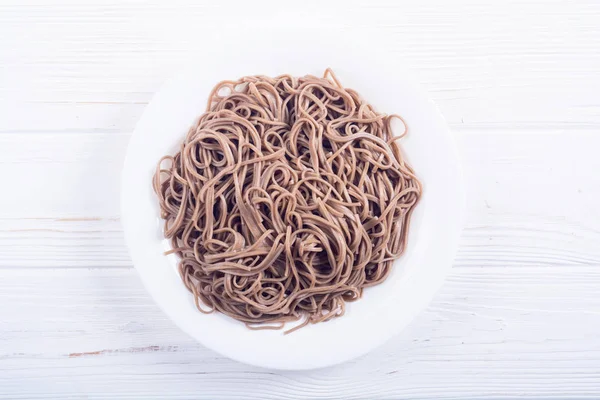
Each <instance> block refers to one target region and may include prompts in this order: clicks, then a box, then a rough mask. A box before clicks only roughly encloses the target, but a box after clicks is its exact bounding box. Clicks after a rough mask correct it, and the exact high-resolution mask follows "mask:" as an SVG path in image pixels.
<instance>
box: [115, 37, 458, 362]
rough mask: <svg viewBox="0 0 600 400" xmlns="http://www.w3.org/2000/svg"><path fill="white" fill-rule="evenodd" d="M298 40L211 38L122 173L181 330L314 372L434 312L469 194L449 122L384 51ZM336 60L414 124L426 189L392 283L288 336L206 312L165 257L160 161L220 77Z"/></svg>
mask: <svg viewBox="0 0 600 400" xmlns="http://www.w3.org/2000/svg"><path fill="white" fill-rule="evenodd" d="M289 47H291V46H287V47H286V46H282V48H280V49H278V50H275V48H274V47H273V48H271V51H262V52H261V54H260V57H257V54H256V53H255V52H252V51H251V50H248V51H246V52H245V53H244V52H240V51H239V50H237V51H236V52H225V51H223V49H222V48H219V47H218V46H214V45H213V46H212V49H204V50H203V60H204V62H199V63H197V64H194V66H193V67H190V68H188V69H187V72H183V73H181V74H179V75H177V76H176V77H174V78H172V79H170V80H169V81H167V82H166V84H165V85H164V86H163V87H162V88H161V89H160V90H159V91H158V92H157V93H156V95H155V96H154V98H153V99H152V101H151V102H150V104H149V105H148V107H147V108H146V110H145V112H144V114H143V116H142V118H141V119H140V121H139V123H138V125H137V127H136V129H135V131H134V133H133V136H132V138H131V142H130V144H129V148H128V151H127V158H126V160H125V166H124V170H123V176H122V198H121V207H122V221H123V227H124V229H125V238H126V240H127V244H128V246H129V249H130V252H131V257H132V259H133V263H134V265H135V267H136V269H137V271H138V272H139V274H140V276H141V278H142V280H143V282H144V285H145V286H146V288H147V290H148V291H149V292H150V294H151V295H152V297H153V298H154V300H155V301H156V302H157V303H158V305H159V306H160V307H161V308H162V309H163V311H164V312H165V313H166V314H167V315H168V316H169V317H170V318H171V319H172V320H173V321H174V322H175V323H176V324H177V325H178V326H179V327H180V328H181V329H182V330H183V331H185V332H187V333H188V334H189V335H191V336H192V337H194V338H196V339H197V340H198V341H200V342H201V343H202V344H204V345H205V346H207V347H209V348H211V349H213V350H215V351H217V352H219V353H221V354H223V355H225V356H227V357H230V358H233V359H235V360H238V361H241V362H244V363H248V364H254V365H258V366H263V367H269V368H277V369H310V368H319V367H324V366H328V365H333V364H336V363H340V362H343V361H346V360H349V359H352V358H354V357H357V356H360V355H362V354H365V353H367V352H368V351H369V350H372V349H373V348H375V347H377V346H379V345H381V344H382V343H383V342H385V341H386V340H388V339H390V338H391V337H392V336H393V335H394V334H397V333H398V332H399V331H400V330H401V329H402V328H404V327H405V326H406V325H407V324H408V323H409V322H410V321H411V320H412V319H413V317H414V316H415V315H416V314H417V313H419V312H420V311H421V310H422V309H423V308H425V306H426V305H427V304H428V303H429V301H430V300H431V299H432V297H433V295H434V293H435V292H436V290H437V289H438V288H439V287H440V286H441V284H442V282H443V279H444V277H445V276H446V273H447V272H448V270H449V269H450V267H451V264H452V261H453V258H454V254H455V251H456V247H457V242H458V236H459V233H460V228H461V223H462V214H463V203H464V202H463V195H464V192H463V186H462V179H461V174H460V168H459V161H458V156H457V152H456V147H455V143H454V141H453V138H452V136H451V134H450V133H449V131H448V128H447V126H446V124H445V122H444V119H443V118H442V116H441V115H440V113H439V111H438V110H437V108H436V106H435V105H434V104H433V103H432V102H431V101H430V100H429V99H428V98H427V96H426V95H425V94H424V93H423V92H422V91H421V90H419V89H418V88H416V87H415V86H414V85H413V84H412V83H411V82H409V81H408V80H407V79H405V77H406V73H404V72H401V71H402V69H401V68H399V66H398V65H395V64H394V63H393V60H390V58H389V57H387V58H386V57H381V58H378V57H376V56H374V55H373V54H372V52H367V53H365V52H364V51H362V52H358V53H357V52H356V49H353V50H354V53H351V52H348V51H342V50H338V51H331V50H327V51H324V50H318V49H313V48H308V47H307V48H304V49H302V50H299V49H298V48H295V47H294V49H293V50H287V49H289ZM292 47H293V46H292ZM348 54H350V56H347V55H348ZM352 54H354V56H353V55H352ZM356 54H369V55H370V56H369V57H356V56H355V55H356ZM374 60H384V62H380V63H376V62H374ZM328 66H330V67H332V68H333V69H334V71H335V72H336V74H337V76H338V78H339V79H340V80H341V82H342V84H344V86H346V87H351V88H354V89H355V90H357V91H358V92H359V93H360V94H361V95H362V96H363V97H364V98H365V99H366V100H367V101H368V102H370V103H371V104H373V105H374V106H375V108H376V109H377V110H378V111H380V112H385V113H398V114H400V115H402V117H403V118H404V119H405V120H406V122H407V125H408V126H409V134H408V136H407V137H406V138H405V139H403V140H402V142H401V143H402V146H403V149H404V153H405V155H406V156H407V158H408V160H409V162H410V163H411V164H412V166H413V167H414V169H415V171H416V174H417V176H418V177H419V178H420V179H421V181H422V182H423V187H424V191H423V197H422V199H421V201H420V202H419V204H418V206H417V208H416V210H415V212H414V214H413V217H412V222H411V230H410V234H409V240H408V247H407V250H406V252H405V254H404V255H403V256H402V258H401V259H400V260H399V261H397V262H396V264H395V266H394V271H393V272H392V273H391V274H390V276H389V278H388V279H387V280H386V281H385V282H384V283H382V284H381V285H379V286H376V287H373V288H370V289H367V290H365V292H364V296H363V298H362V299H360V300H359V301H357V302H354V303H350V304H348V307H347V311H346V314H345V315H344V316H343V317H340V318H336V319H334V320H332V321H330V322H326V323H321V324H315V325H309V326H307V327H305V328H303V329H300V330H299V331H296V332H294V333H293V334H291V335H283V332H282V331H270V330H262V331H251V330H248V329H247V328H246V327H245V326H244V325H243V324H242V323H239V322H237V321H235V320H233V319H231V318H228V317H225V316H223V315H221V314H218V313H214V314H210V315H204V314H201V313H200V312H198V311H197V310H196V307H195V305H194V302H193V299H192V296H191V294H190V293H189V292H188V291H187V290H186V289H185V287H184V286H183V284H182V282H181V279H180V277H179V275H178V273H177V271H176V263H177V260H176V259H175V258H174V256H169V257H167V256H164V255H163V252H164V251H165V248H167V247H168V245H166V241H165V240H164V238H163V235H162V226H163V224H162V221H161V220H160V219H159V212H158V204H157V199H156V196H155V195H154V193H153V191H152V186H151V178H152V175H153V173H154V170H155V167H156V163H157V162H158V160H159V159H160V158H161V157H162V156H163V155H165V154H173V152H174V151H176V149H177V148H178V146H179V144H180V143H181V141H182V140H183V138H184V135H185V134H186V133H187V131H188V129H189V127H190V126H191V125H192V124H193V123H194V122H195V120H196V119H197V118H198V116H199V115H200V114H201V113H202V112H203V110H204V108H205V106H206V101H207V96H208V94H209V92H210V90H211V89H212V87H213V86H214V84H216V83H217V82H218V81H220V80H223V79H235V78H238V77H241V76H244V75H251V74H265V75H271V76H275V75H278V74H283V73H291V74H293V75H296V76H301V75H305V74H313V75H320V74H322V73H323V71H324V70H325V68H326V67H328Z"/></svg>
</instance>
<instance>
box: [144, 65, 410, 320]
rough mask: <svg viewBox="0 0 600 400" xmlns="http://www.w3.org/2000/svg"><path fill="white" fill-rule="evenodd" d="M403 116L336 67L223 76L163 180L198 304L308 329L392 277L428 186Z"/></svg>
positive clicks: (166, 208)
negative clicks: (348, 82)
mask: <svg viewBox="0 0 600 400" xmlns="http://www.w3.org/2000/svg"><path fill="white" fill-rule="evenodd" d="M394 117H396V118H400V117H398V116H395V115H391V116H387V115H385V114H379V113H377V112H376V111H375V110H374V109H373V108H372V107H371V106H370V105H369V104H368V103H366V102H365V101H364V100H363V99H361V98H360V97H359V95H358V93H356V92H355V91H354V90H351V89H347V88H344V87H342V86H341V85H340V83H339V81H338V80H337V79H336V78H335V76H334V75H333V74H332V73H331V71H330V70H327V71H326V72H325V75H324V77H323V78H319V77H315V76H304V77H301V78H296V77H293V76H289V75H281V76H278V77H276V78H270V77H267V76H247V77H244V78H241V79H239V80H237V81H224V82H221V83H219V84H218V85H217V86H216V87H215V88H214V90H213V91H212V93H211V94H210V97H209V101H208V106H207V109H206V112H205V113H204V114H202V116H201V117H200V119H199V120H198V123H197V124H196V125H195V126H194V127H192V128H191V129H190V131H189V133H188V134H187V136H186V138H185V140H184V142H183V144H182V145H181V150H180V151H179V152H178V153H177V154H175V155H174V156H166V157H164V158H163V159H162V160H161V161H160V162H159V165H158V168H157V171H156V174H155V176H154V181H153V185H154V190H155V192H156V194H157V195H158V198H159V202H160V209H161V216H162V218H163V219H164V220H165V228H164V233H165V236H166V237H167V238H169V239H170V240H171V242H172V247H173V249H172V250H171V253H175V254H177V256H178V257H179V259H180V261H179V269H180V273H181V277H182V279H183V282H184V284H185V286H186V287H187V288H188V289H189V290H190V291H191V292H192V293H193V296H194V300H195V302H196V305H197V307H198V309H199V310H200V311H202V312H213V311H215V310H216V311H219V312H221V313H223V314H226V315H228V316H230V317H233V318H235V319H237V320H239V321H242V322H244V323H246V325H247V326H248V327H250V328H255V329H261V328H281V327H282V326H283V325H284V324H285V323H286V322H288V321H297V320H302V323H301V324H299V325H297V326H296V327H295V328H293V329H292V330H295V329H297V328H299V327H302V326H304V325H306V324H308V323H316V322H320V321H326V320H329V319H331V318H333V317H336V316H340V315H342V314H343V313H344V309H345V302H347V301H354V300H356V299H358V298H360V297H361V296H362V293H363V289H364V288H366V287H369V286H373V285H377V284H378V283H380V282H382V281H383V280H385V279H386V277H387V276H388V274H389V273H390V271H391V269H392V263H393V262H394V260H395V259H397V258H398V257H400V255H401V254H402V252H403V251H404V248H405V246H406V240H407V234H408V228H409V221H410V216H411V213H412V211H413V209H414V207H415V204H416V203H417V201H418V200H419V197H420V195H421V184H420V183H419V181H418V180H417V178H416V177H415V174H414V173H413V170H412V169H411V167H410V166H409V165H408V164H407V163H406V161H405V160H404V159H403V156H402V154H401V151H400V147H399V145H398V142H397V139H398V138H400V137H402V136H403V135H404V134H405V133H406V129H404V132H402V133H401V134H400V135H397V136H394V135H393V134H392V132H391V126H390V121H391V120H392V118H394Z"/></svg>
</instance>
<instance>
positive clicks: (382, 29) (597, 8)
mask: <svg viewBox="0 0 600 400" xmlns="http://www.w3.org/2000/svg"><path fill="white" fill-rule="evenodd" d="M303 4H304V5H303V7H296V6H294V5H293V3H291V4H289V5H288V4H286V5H282V4H279V3H277V6H276V7H261V8H260V10H261V12H260V13H257V12H256V9H255V7H254V6H253V5H251V4H250V3H247V4H246V3H244V2H241V3H240V2H237V3H236V6H235V7H231V6H229V7H228V6H227V5H224V4H220V3H216V4H214V5H205V4H196V2H193V3H192V2H186V3H181V4H179V6H178V7H172V6H171V4H169V5H168V6H167V5H165V4H160V3H155V2H148V3H147V4H144V5H141V4H134V3H131V4H120V3H113V4H110V3H109V4H106V3H105V2H90V3H87V2H86V3H85V4H80V3H79V2H72V3H71V2H68V4H62V5H52V6H51V7H50V6H48V5H46V6H43V5H39V4H36V6H35V7H30V6H28V5H27V3H26V2H20V1H18V2H15V3H14V4H12V5H4V6H0V36H1V37H3V38H5V40H3V41H0V65H2V74H0V103H1V104H0V105H1V107H0V113H1V114H0V117H1V118H0V119H1V120H2V124H1V126H0V130H1V131H4V132H9V131H17V130H18V131H21V132H27V131H40V130H44V131H45V130H49V131H52V132H55V131H57V130H79V131H81V130H102V131H117V132H130V131H131V130H132V129H133V127H134V126H135V123H136V121H137V120H138V118H139V116H140V115H141V113H142V111H143V108H144V105H145V104H146V103H147V102H148V101H149V99H150V98H151V95H152V93H153V92H154V91H156V90H157V89H158V88H159V87H160V84H161V83H162V82H163V81H164V79H166V78H167V77H169V76H170V75H171V74H173V73H174V71H176V70H177V69H178V68H180V67H181V66H182V65H183V64H185V63H186V61H188V60H189V59H190V58H199V57H202V41H203V40H205V38H207V37H210V36H211V35H218V40H221V41H222V42H223V43H237V42H239V32H240V31H241V30H243V31H244V35H243V40H244V45H250V44H253V43H263V44H265V43H270V42H272V37H273V35H272V30H273V29H281V34H280V35H279V36H285V37H290V38H293V37H298V36H301V37H302V38H303V40H304V41H305V42H307V43H315V45H316V44H319V43H328V42H329V41H331V42H332V43H334V42H335V40H340V39H338V38H345V37H346V35H347V32H348V29H355V30H359V31H360V33H359V34H357V35H354V36H353V37H352V40H353V41H355V42H361V43H364V44H365V45H366V46H368V48H373V49H380V50H381V51H382V54H385V55H386V57H390V59H401V60H402V65H403V66H404V67H405V68H406V69H408V70H410V71H412V73H413V74H414V75H415V76H414V79H415V80H416V81H418V82H420V83H421V84H422V85H423V86H424V87H425V89H426V90H427V91H428V92H429V93H430V95H431V97H432V98H433V99H434V100H436V102H437V104H438V105H439V107H440V109H441V111H442V112H443V113H444V115H445V117H446V118H447V119H448V121H449V123H450V124H451V125H452V126H458V125H467V126H475V127H481V126H490V125H491V126H496V125H500V126H503V127H508V126H516V127H527V126H532V125H534V126H536V125H539V124H541V125H543V126H556V125H564V126H575V127H582V126H583V127H590V126H593V124H598V123H600V101H599V100H598V96H597V95H596V94H597V93H598V92H599V91H600V81H599V80H598V79H597V71H598V69H599V68H600V50H599V49H600V25H599V24H597V19H598V18H599V16H600V3H598V2H594V1H580V2H577V4H573V5H568V4H567V3H564V2H562V1H546V2H544V3H543V5H542V4H540V3H539V2H537V1H527V2H509V3H508V4H507V3H506V2H496V3H488V2H486V3H480V2H477V1H461V2H459V3H457V4H456V5H454V6H449V5H448V4H447V3H446V2H443V1H424V2H419V3H418V4H411V5H410V7H406V6H403V5H400V4H398V3H397V2H394V1H379V2H371V3H368V4H366V3H364V2H362V1H352V2H348V1H341V0H340V1H329V2H326V3H324V2H320V1H316V0H314V1H309V2H305V3H303ZM315 7H316V8H318V9H319V10H320V12H319V13H317V14H316V15H315V14H314V13H313V12H312V10H313V9H315ZM225 15H226V16H227V17H224V16H225ZM246 15H252V18H246V17H245V16H246ZM157 27H165V29H157ZM228 27H229V28H228ZM299 33H300V34H299ZM234 39H235V40H234ZM341 40H343V39H341ZM234 45H235V44H234ZM264 47H265V51H273V50H268V46H267V45H264ZM381 62H385V60H381Z"/></svg>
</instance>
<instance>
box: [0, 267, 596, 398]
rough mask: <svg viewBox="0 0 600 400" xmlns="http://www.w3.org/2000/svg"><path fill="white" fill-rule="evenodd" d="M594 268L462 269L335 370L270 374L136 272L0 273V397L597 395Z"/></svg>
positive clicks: (505, 396)
mask: <svg viewBox="0 0 600 400" xmlns="http://www.w3.org/2000/svg"><path fill="white" fill-rule="evenodd" d="M599 290H600V264H596V265H581V266H573V265H569V266H531V267H528V266H510V265H505V266H489V265H486V266H485V267H479V266H477V267H469V266H465V267H459V268H456V269H454V271H453V274H452V275H451V277H450V278H449V279H448V281H447V283H446V284H445V286H444V287H443V289H442V290H441V292H440V293H439V294H438V295H437V297H436V298H435V300H434V302H433V303H432V305H431V306H430V307H429V308H428V310H427V311H426V312H424V313H423V314H421V315H420V316H419V317H418V318H417V320H416V321H415V322H414V323H413V324H411V325H410V326H409V328H407V329H406V330H405V331H404V332H402V333H401V334H400V335H399V336H398V337H396V338H394V339H393V340H392V341H390V342H389V343H387V344H386V345H384V346H383V347H381V348H379V349H377V350H375V351H374V352H373V353H371V354H369V355H367V356H365V357H362V358H360V359H358V360H355V361H352V362H349V363H346V364H343V365H341V366H337V367H332V368H327V369H324V370H318V371H312V372H302V373H298V372H277V371H268V370H263V369H259V368H254V367H250V366H246V365H243V364H239V363H236V362H233V361H229V360H228V359H225V358H223V357H221V356H219V355H217V354H215V353H213V352H212V351H210V350H208V349H206V348H204V347H202V346H201V345H199V344H197V343H195V342H194V341H193V340H192V339H190V338H188V337H187V336H186V335H184V334H183V333H181V332H180V331H179V330H178V329H177V328H176V327H175V326H174V325H172V323H171V322H170V321H168V320H167V319H166V317H165V316H163V314H162V313H161V312H160V310H158V308H157V307H156V306H155V305H154V304H153V303H152V301H151V299H149V297H148V296H147V295H146V293H145V291H144V289H143V288H142V287H141V283H140V281H139V279H138V278H137V276H136V273H135V271H133V270H131V269H121V270H114V269H113V270H107V269H81V270H71V269H43V270H1V271H0V298H1V299H0V303H1V304H2V307H0V332H2V334H1V335H0V397H2V398H11V399H15V398H42V397H61V398H65V397H67V396H87V397H90V398H108V397H117V398H139V397H144V398H164V397H168V398H190V397H193V398H202V399H212V398H236V397H238V398H239V396H243V397H247V398H269V399H276V398H290V399H292V398H294V399H296V398H319V399H321V398H323V399H325V398H346V399H362V398H374V397H380V398H423V399H425V398H443V399H449V398H476V397H477V398H481V397H482V396H489V397H491V398H508V397H520V398H534V397H537V398H539V397H544V398H595V396H596V395H597V390H598V382H600V336H599V335H598V331H597V326H598V325H599V324H600V298H599V297H598V296H597V294H598V291H599Z"/></svg>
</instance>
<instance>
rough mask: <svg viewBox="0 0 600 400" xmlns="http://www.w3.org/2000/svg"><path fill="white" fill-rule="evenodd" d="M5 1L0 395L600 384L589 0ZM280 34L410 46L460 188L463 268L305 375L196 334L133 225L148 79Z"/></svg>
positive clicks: (554, 391)
mask: <svg viewBox="0 0 600 400" xmlns="http://www.w3.org/2000/svg"><path fill="white" fill-rule="evenodd" d="M0 3H1V4H0V38H1V39H0V182H1V183H2V188H3V190H2V196H0V398H6V399H33V398H40V399H42V398H98V399H101V398H131V399H138V398H157V399H158V398H173V399H183V398H190V399H191V398H206V399H215V398H239V397H240V396H243V397H245V398H261V399H279V398H282V399H301V398H319V399H334V398H335V399H340V398H344V399H362V398H384V399H387V398H402V399H433V398H436V399H451V398H456V399H465V398H472V399H480V398H490V399H492V398H495V399H506V398H557V399H558V398H560V399H579V398H590V399H596V398H600V297H598V294H599V293H600V208H599V207H598V204H599V201H600V174H599V171H600V158H599V157H598V156H597V151H598V150H597V149H598V148H600V97H599V96H598V93H600V73H599V72H598V71H600V3H598V2H597V1H595V0H581V1H576V2H573V1H570V2H567V1H561V0H548V1H535V0H528V1H516V0H507V1H502V2H491V1H488V2H481V1H476V0H457V1H452V2H448V1H442V0H425V1H419V2H397V1H395V0H378V1H370V2H365V1H359V0H347V1H342V0H335V1H327V2H323V1H318V0H307V1H303V2H274V1H259V2H243V1H234V0H228V1H223V2H216V1H215V2H197V1H194V2H191V1H181V0H174V1H170V2H168V3H165V2H162V1H154V0H146V1H139V0H126V1H112V0H108V1H91V2H81V1H76V0H50V1H38V0H10V1H2V2H0ZM274 34H277V35H280V36H284V35H289V36H290V37H294V36H302V37H303V38H304V39H305V40H306V41H308V42H314V43H317V41H322V39H321V38H322V37H323V36H324V35H325V36H327V35H329V36H327V37H334V36H336V37H340V38H343V40H356V41H361V42H363V43H366V44H368V45H370V46H373V47H374V48H378V49H380V50H382V51H384V52H385V54H386V55H387V56H388V57H390V58H395V59H399V60H401V61H402V64H403V65H404V66H405V67H406V68H407V69H408V70H410V71H411V73H413V74H414V79H415V80H416V81H418V82H419V83H420V84H421V85H422V86H423V87H424V88H425V89H426V90H427V91H428V93H429V95H430V96H431V97H432V98H433V99H434V100H435V102H436V104H437V105H438V106H439V108H440V110H441V111H442V113H443V114H444V116H445V118H446V119H447V121H448V123H449V125H450V127H451V128H452V132H453V134H454V135H455V136H456V138H457V142H458V145H459V150H460V152H461V156H462V160H463V167H464V172H465V178H466V183H467V194H468V207H467V217H466V221H465V229H464V232H463V235H462V239H461V245H460V249H459V252H458V254H457V257H456V261H455V265H454V266H455V268H454V270H453V274H452V276H451V277H450V278H449V279H448V282H447V283H446V284H445V286H444V287H443V289H442V291H441V292H440V293H439V295H438V296H437V297H436V299H435V300H434V302H433V303H432V304H431V306H430V307H429V308H428V310H427V311H426V312H424V313H423V314H422V315H420V316H419V317H418V319H417V320H416V321H415V322H414V323H413V324H412V325H411V326H410V327H409V328H408V329H406V330H405V331H404V332H402V333H401V334H400V335H399V336H398V337H396V338H394V339H393V340H391V341H390V342H389V343H388V344H386V345H385V346H383V347H381V348H380V349H377V350H376V351H374V352H373V353H371V354H369V355H367V356H365V357H363V358H361V359H358V360H355V361H352V362H349V363H346V364H343V365H340V366H337V367H333V368H328V369H324V370H319V371H313V372H302V373H299V372H286V373H281V372H276V371H268V370H262V369H257V368H253V367H249V366H245V365H242V364H238V363H235V362H233V361H230V360H228V359H225V358H223V357H221V356H219V355H217V354H215V353H213V352H212V351H210V350H207V349H205V348H203V347H202V346H200V345H198V344H197V343H195V342H194V341H193V340H191V339H190V338H188V337H186V336H185V335H184V334H183V333H181V332H180V331H179V330H178V329H177V328H176V327H175V326H173V324H172V323H171V322H169V321H168V320H167V319H166V318H165V317H164V315H163V314H162V313H161V312H160V310H158V308H157V307H156V306H155V305H154V304H153V303H152V301H151V299H150V298H149V296H148V295H147V294H146V292H145V291H144V289H143V288H142V286H141V284H140V282H139V280H138V278H137V276H136V274H135V271H134V270H133V269H132V268H131V262H130V260H129V257H128V255H127V251H126V248H125V245H124V243H123V234H122V231H121V227H120V221H119V175H120V170H121V165H122V162H123V159H124V156H125V152H126V146H127V142H128V139H129V135H130V133H131V131H132V130H133V128H134V126H135V123H136V121H137V120H138V118H139V117H140V115H141V113H142V111H143V109H144V107H145V105H146V104H147V102H148V101H149V100H150V99H151V97H152V93H154V92H155V91H156V90H157V89H158V88H159V87H160V85H161V83H162V81H163V80H164V79H165V78H167V77H168V76H169V75H171V74H172V73H173V71H174V70H175V69H177V68H179V67H180V66H181V65H182V64H184V63H185V62H186V61H187V60H188V59H190V58H197V57H199V56H201V54H202V47H203V43H204V41H205V40H223V43H230V39H231V38H232V37H239V38H241V39H240V40H239V45H240V46H243V45H245V43H250V42H264V43H268V41H269V38H270V37H271V36H272V35H274ZM226 50H227V51H232V49H226ZM233 50H234V49H233ZM376 61H377V62H385V60H382V61H380V60H376ZM440 167H441V168H443V166H440Z"/></svg>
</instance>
